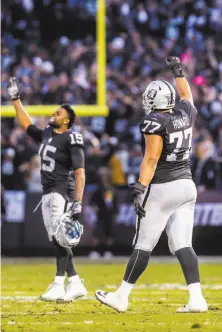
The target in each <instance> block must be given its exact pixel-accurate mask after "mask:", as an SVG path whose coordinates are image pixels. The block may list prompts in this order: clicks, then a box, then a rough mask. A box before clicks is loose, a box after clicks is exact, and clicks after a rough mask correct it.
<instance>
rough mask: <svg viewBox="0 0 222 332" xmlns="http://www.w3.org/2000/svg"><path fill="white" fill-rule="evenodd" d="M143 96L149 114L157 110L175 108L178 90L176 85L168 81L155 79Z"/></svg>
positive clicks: (146, 111) (145, 108)
mask: <svg viewBox="0 0 222 332" xmlns="http://www.w3.org/2000/svg"><path fill="white" fill-rule="evenodd" d="M142 98H143V108H144V110H145V113H146V114H149V113H150V112H153V111H155V110H168V109H170V108H173V107H174V105H175V100H176V92H175V89H174V87H173V86H172V85H171V84H170V83H168V82H166V81H153V82H151V83H150V84H149V85H148V86H147V88H146V90H145V91H144V93H143V95H142Z"/></svg>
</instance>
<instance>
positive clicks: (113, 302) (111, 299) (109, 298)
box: [95, 290, 128, 312]
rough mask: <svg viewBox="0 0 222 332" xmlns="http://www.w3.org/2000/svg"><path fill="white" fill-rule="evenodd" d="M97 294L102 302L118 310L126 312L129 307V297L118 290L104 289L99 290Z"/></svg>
mask: <svg viewBox="0 0 222 332" xmlns="http://www.w3.org/2000/svg"><path fill="white" fill-rule="evenodd" d="M95 295H96V298H97V300H99V301H100V303H102V304H105V305H107V306H108V307H110V308H112V309H114V310H116V311H118V312H124V311H126V310H127V309H128V298H127V297H123V296H121V295H120V294H119V293H117V292H113V293H108V292H104V291H102V290H97V291H96V293H95Z"/></svg>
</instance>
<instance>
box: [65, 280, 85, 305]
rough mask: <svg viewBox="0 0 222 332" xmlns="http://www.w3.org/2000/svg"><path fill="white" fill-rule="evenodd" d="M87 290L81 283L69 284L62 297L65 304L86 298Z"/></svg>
mask: <svg viewBox="0 0 222 332" xmlns="http://www.w3.org/2000/svg"><path fill="white" fill-rule="evenodd" d="M86 295H87V290H86V288H85V286H84V284H83V283H82V281H78V282H73V281H72V282H69V283H68V285H67V287H66V292H65V296H64V301H65V302H72V301H73V300H75V299H78V298H79V297H82V296H86Z"/></svg>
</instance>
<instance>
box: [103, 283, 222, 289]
mask: <svg viewBox="0 0 222 332" xmlns="http://www.w3.org/2000/svg"><path fill="white" fill-rule="evenodd" d="M106 288H108V289H116V288H118V285H106ZM201 288H202V289H210V290H218V289H222V284H218V285H208V284H203V285H201ZM134 289H135V290H143V289H159V290H166V289H167V290H168V289H169V290H171V289H172V290H174V289H179V290H187V286H186V285H183V284H177V283H170V284H168V283H165V284H141V285H136V286H135V287H134Z"/></svg>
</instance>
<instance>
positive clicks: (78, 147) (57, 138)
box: [27, 125, 84, 201]
mask: <svg viewBox="0 0 222 332" xmlns="http://www.w3.org/2000/svg"><path fill="white" fill-rule="evenodd" d="M27 133H28V134H29V135H30V136H31V137H32V138H33V139H34V140H35V141H36V142H39V143H42V144H41V145H40V148H39V155H40V157H41V182H42V187H43V194H48V193H51V192H57V193H59V194H61V195H62V196H63V197H64V199H65V200H67V201H70V200H73V199H74V174H73V170H76V169H78V168H84V151H83V147H84V143H83V137H82V134H80V133H77V132H73V131H72V130H71V129H68V130H66V131H65V132H63V133H61V134H59V133H55V132H54V131H53V128H52V127H51V126H47V127H46V128H45V129H44V130H41V129H39V128H37V127H36V126H35V125H30V126H29V127H28V128H27Z"/></svg>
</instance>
